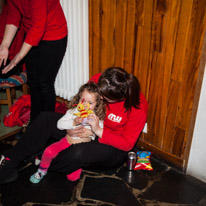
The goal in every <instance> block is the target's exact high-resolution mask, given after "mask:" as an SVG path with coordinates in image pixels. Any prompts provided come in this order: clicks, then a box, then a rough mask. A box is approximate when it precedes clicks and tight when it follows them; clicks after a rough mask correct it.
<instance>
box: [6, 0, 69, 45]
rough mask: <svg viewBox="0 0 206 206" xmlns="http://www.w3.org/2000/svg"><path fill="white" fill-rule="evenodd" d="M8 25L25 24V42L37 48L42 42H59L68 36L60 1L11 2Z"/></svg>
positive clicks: (21, 0) (33, 0)
mask: <svg viewBox="0 0 206 206" xmlns="http://www.w3.org/2000/svg"><path fill="white" fill-rule="evenodd" d="M7 3H8V6H9V14H8V18H7V24H13V25H15V26H17V27H19V26H20V23H21V20H22V23H23V28H24V32H25V33H26V38H25V42H26V43H28V44H30V45H32V46H37V45H38V44H39V42H40V40H47V41H49V40H58V39H62V38H64V37H65V36H66V35H67V22H66V19H65V16H64V13H63V10H62V7H61V5H60V2H59V0H9V1H7Z"/></svg>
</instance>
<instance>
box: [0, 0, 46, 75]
mask: <svg viewBox="0 0 206 206" xmlns="http://www.w3.org/2000/svg"><path fill="white" fill-rule="evenodd" d="M9 8H10V11H9V12H10V13H12V11H14V12H15V14H16V15H18V18H19V15H20V14H17V12H16V10H15V8H14V6H13V4H12V3H10V5H9ZM27 9H29V12H30V13H31V18H32V26H31V28H30V29H29V30H28V32H27V34H26V37H25V40H24V43H23V45H22V47H21V50H20V51H19V52H18V53H17V54H16V56H15V57H14V59H13V60H12V61H11V62H10V64H9V65H8V66H7V67H5V68H4V69H3V70H2V73H7V72H8V71H10V70H11V69H13V68H14V67H15V66H16V65H17V64H18V63H19V62H20V61H21V60H22V59H23V58H24V57H25V56H26V55H27V54H28V52H29V51H30V50H31V48H32V46H37V45H38V44H39V42H40V41H41V39H42V37H43V35H44V33H45V30H46V25H47V10H48V8H47V0H41V1H39V0H32V1H31V7H30V8H27ZM12 17H13V16H12V14H11V15H10V16H9V18H8V19H9V20H8V22H9V21H13V20H12V19H13V18H12ZM14 21H15V20H14ZM18 23H19V20H18V22H15V23H14V24H16V25H17V24H18ZM10 43H11V42H10ZM7 58H8V55H7ZM4 64H5V60H4Z"/></svg>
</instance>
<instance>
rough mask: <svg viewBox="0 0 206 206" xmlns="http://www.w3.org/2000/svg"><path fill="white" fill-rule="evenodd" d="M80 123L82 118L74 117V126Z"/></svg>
mask: <svg viewBox="0 0 206 206" xmlns="http://www.w3.org/2000/svg"><path fill="white" fill-rule="evenodd" d="M81 123H82V118H81V117H76V118H75V119H74V126H77V125H80V124H81Z"/></svg>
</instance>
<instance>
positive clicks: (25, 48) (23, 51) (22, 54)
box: [2, 42, 32, 74]
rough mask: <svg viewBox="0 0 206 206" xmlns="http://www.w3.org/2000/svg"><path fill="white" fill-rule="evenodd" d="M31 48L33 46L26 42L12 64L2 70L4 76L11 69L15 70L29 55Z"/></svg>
mask: <svg viewBox="0 0 206 206" xmlns="http://www.w3.org/2000/svg"><path fill="white" fill-rule="evenodd" d="M31 48H32V45H30V44H27V43H25V42H24V43H23V45H22V47H21V50H20V51H19V53H17V54H16V56H15V57H14V58H13V59H12V61H11V62H10V64H9V65H8V66H6V67H5V68H4V69H3V70H2V74H5V73H7V72H8V71H10V70H11V69H13V68H14V67H15V66H16V65H17V64H18V63H19V62H20V61H21V60H22V59H23V58H24V57H25V56H26V55H27V54H28V52H29V51H30V49H31Z"/></svg>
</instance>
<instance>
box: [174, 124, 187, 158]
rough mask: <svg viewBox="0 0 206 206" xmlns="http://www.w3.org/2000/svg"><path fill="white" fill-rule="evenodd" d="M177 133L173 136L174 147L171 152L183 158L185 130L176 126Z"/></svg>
mask: <svg viewBox="0 0 206 206" xmlns="http://www.w3.org/2000/svg"><path fill="white" fill-rule="evenodd" d="M175 131H176V132H175V135H174V137H173V147H172V151H170V153H171V154H174V155H176V156H178V157H179V158H183V156H182V154H184V139H185V130H183V129H181V128H178V127H176V128H175Z"/></svg>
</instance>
